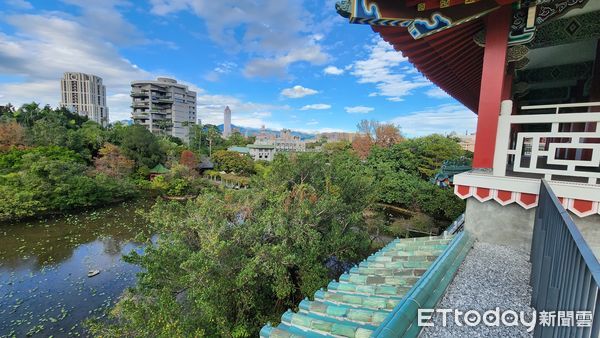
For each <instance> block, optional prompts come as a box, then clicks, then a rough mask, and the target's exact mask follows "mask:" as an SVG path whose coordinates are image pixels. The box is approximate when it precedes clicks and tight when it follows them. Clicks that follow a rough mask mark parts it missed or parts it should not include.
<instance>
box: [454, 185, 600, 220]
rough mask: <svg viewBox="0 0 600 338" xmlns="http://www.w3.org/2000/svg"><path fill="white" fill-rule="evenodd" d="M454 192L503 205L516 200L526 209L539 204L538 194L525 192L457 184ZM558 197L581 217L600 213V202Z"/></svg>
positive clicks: (465, 196) (565, 205)
mask: <svg viewBox="0 0 600 338" xmlns="http://www.w3.org/2000/svg"><path fill="white" fill-rule="evenodd" d="M454 193H455V194H456V196H458V197H460V198H462V199H467V198H469V197H474V198H476V199H477V200H478V201H480V202H486V201H489V200H492V199H493V200H494V201H496V202H498V203H500V204H501V205H509V204H511V203H515V202H516V203H517V204H518V205H520V206H522V207H523V208H525V209H531V208H535V207H537V205H538V195H537V194H528V193H524V192H523V193H521V192H515V191H506V190H498V189H489V188H480V187H470V186H466V185H455V186H454ZM558 199H559V200H560V202H561V203H562V205H563V206H564V207H565V209H567V210H569V211H571V212H573V213H574V214H575V215H577V216H579V217H586V216H590V215H594V214H600V202H594V201H587V200H580V199H573V198H564V197H559V198H558Z"/></svg>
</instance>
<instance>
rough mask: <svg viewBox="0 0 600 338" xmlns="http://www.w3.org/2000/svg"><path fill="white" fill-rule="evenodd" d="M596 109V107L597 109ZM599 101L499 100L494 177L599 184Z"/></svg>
mask: <svg viewBox="0 0 600 338" xmlns="http://www.w3.org/2000/svg"><path fill="white" fill-rule="evenodd" d="M595 107H597V108H595ZM594 109H597V110H599V111H600V102H587V103H570V104H556V105H539V106H525V107H521V111H522V112H523V113H527V114H526V115H525V114H522V115H511V112H512V102H511V101H504V102H502V109H501V114H500V119H499V121H498V133H497V141H496V151H495V154H494V175H495V176H506V175H507V174H508V175H514V176H525V177H532V178H545V179H547V180H556V181H575V182H580V183H589V184H598V183H599V181H600V123H599V122H600V112H590V111H593V110H594Z"/></svg>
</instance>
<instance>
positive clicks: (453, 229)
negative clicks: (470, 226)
mask: <svg viewBox="0 0 600 338" xmlns="http://www.w3.org/2000/svg"><path fill="white" fill-rule="evenodd" d="M464 226H465V214H464V213H462V214H461V215H460V216H458V217H457V218H456V220H454V222H452V224H450V226H449V227H448V229H446V231H444V234H445V235H454V234H456V233H458V232H460V231H462V230H463V228H464Z"/></svg>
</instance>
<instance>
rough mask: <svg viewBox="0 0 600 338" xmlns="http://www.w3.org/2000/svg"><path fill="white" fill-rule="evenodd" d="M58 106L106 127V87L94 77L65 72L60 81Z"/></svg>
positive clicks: (97, 77)
mask: <svg viewBox="0 0 600 338" xmlns="http://www.w3.org/2000/svg"><path fill="white" fill-rule="evenodd" d="M60 88H61V90H60V92H61V101H60V106H61V107H65V108H67V109H69V110H70V111H71V112H73V113H77V114H79V115H82V116H87V117H88V119H90V120H92V121H95V122H98V123H99V124H101V125H102V126H104V127H106V126H107V125H108V107H107V106H106V87H105V86H104V85H103V84H102V78H101V77H99V76H96V75H91V74H84V73H74V72H66V73H65V74H64V76H63V78H62V79H61V80H60Z"/></svg>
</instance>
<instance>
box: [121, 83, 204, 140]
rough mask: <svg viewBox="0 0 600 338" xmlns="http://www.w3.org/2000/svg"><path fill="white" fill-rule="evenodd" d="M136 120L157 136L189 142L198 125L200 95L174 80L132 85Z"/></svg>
mask: <svg viewBox="0 0 600 338" xmlns="http://www.w3.org/2000/svg"><path fill="white" fill-rule="evenodd" d="M131 98H132V104H131V108H132V109H133V110H132V118H133V121H134V123H136V124H141V125H143V126H144V127H146V128H147V129H148V130H149V131H151V132H152V133H155V134H164V135H171V136H174V137H177V138H180V139H181V140H183V141H184V142H189V133H190V126H191V125H193V124H195V123H196V92H194V91H191V90H189V89H188V87H187V86H186V85H182V84H180V83H177V81H176V80H174V79H170V78H164V77H159V78H157V79H156V80H148V81H133V82H132V83H131Z"/></svg>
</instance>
